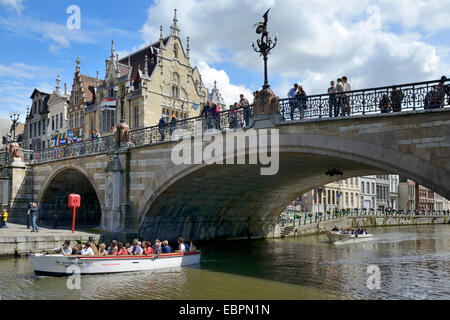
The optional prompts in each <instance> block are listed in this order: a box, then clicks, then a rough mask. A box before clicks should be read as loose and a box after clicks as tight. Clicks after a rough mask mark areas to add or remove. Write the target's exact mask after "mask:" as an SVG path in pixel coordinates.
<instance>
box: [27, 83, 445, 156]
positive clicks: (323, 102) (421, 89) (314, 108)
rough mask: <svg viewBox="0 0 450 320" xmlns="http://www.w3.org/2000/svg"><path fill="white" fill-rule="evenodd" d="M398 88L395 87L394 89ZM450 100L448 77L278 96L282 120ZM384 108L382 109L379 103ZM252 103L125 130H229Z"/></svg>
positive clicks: (156, 136) (99, 146)
mask: <svg viewBox="0 0 450 320" xmlns="http://www.w3.org/2000/svg"><path fill="white" fill-rule="evenodd" d="M396 90H397V91H396ZM449 105H450V80H446V81H443V82H441V81H439V80H436V81H428V82H417V83H411V84H402V85H398V86H389V87H379V88H371V89H362V90H353V91H349V92H345V93H336V94H319V95H312V96H307V97H304V98H294V99H280V111H281V115H282V119H283V121H286V122H288V121H292V120H297V121H299V120H303V119H306V120H308V119H324V118H335V117H347V116H364V115H369V114H380V113H389V112H395V113H399V112H403V111H415V110H427V109H436V108H443V107H448V106H449ZM380 107H382V108H384V107H386V109H385V110H384V109H383V110H382V108H380ZM252 115H253V106H252V105H251V106H249V107H247V108H239V109H234V110H226V111H222V112H220V113H218V114H208V115H204V116H199V117H195V118H190V119H184V120H178V121H177V122H176V124H175V125H171V124H170V123H167V124H165V125H164V126H159V125H156V126H152V127H146V128H142V129H136V130H132V131H131V132H130V141H131V143H132V144H133V145H134V146H144V145H149V144H155V143H163V142H169V141H172V140H173V138H175V139H176V138H177V137H172V133H173V132H174V131H175V130H176V129H184V130H185V131H186V133H188V134H191V135H196V134H202V133H204V132H206V131H207V130H220V131H223V130H233V129H238V128H245V127H248V124H249V122H250V118H251V117H252ZM116 145H117V144H116V141H115V140H114V137H113V136H109V137H103V138H101V139H100V140H85V141H83V142H77V143H73V144H69V145H68V146H65V147H56V148H48V149H44V150H39V151H35V152H34V157H33V161H34V162H35V163H36V162H45V161H52V160H58V159H62V158H70V157H76V156H82V155H86V154H96V153H104V152H110V151H113V150H115V148H116Z"/></svg>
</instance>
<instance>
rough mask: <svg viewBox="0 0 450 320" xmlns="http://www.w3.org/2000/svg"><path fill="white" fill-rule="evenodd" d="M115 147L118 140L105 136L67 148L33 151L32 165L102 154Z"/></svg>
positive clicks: (67, 146)
mask: <svg viewBox="0 0 450 320" xmlns="http://www.w3.org/2000/svg"><path fill="white" fill-rule="evenodd" d="M115 147H116V140H115V139H114V136H112V135H111V136H105V137H100V138H98V139H90V140H85V141H81V142H75V143H70V144H68V145H66V146H59V147H54V148H47V149H41V150H38V151H33V154H32V155H31V163H39V162H46V161H52V160H59V159H65V158H73V157H80V156H83V155H88V154H89V155H90V154H100V153H105V152H110V151H113V150H114V149H115Z"/></svg>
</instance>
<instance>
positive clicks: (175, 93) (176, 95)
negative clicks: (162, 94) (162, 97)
mask: <svg viewBox="0 0 450 320" xmlns="http://www.w3.org/2000/svg"><path fill="white" fill-rule="evenodd" d="M172 97H174V98H179V97H180V91H179V89H178V87H177V86H173V87H172Z"/></svg>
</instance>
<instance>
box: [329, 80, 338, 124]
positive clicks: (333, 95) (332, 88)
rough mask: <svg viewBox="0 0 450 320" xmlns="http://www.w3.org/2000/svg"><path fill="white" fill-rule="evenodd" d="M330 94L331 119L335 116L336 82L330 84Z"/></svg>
mask: <svg viewBox="0 0 450 320" xmlns="http://www.w3.org/2000/svg"><path fill="white" fill-rule="evenodd" d="M328 94H329V95H330V97H329V98H328V108H329V114H330V118H331V117H332V116H333V110H334V108H335V105H336V88H335V86H334V81H331V82H330V87H329V88H328Z"/></svg>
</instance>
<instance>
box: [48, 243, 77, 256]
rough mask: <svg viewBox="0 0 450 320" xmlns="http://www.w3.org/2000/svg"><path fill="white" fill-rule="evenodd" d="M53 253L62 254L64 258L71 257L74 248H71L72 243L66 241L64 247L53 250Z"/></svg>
mask: <svg viewBox="0 0 450 320" xmlns="http://www.w3.org/2000/svg"><path fill="white" fill-rule="evenodd" d="M51 251H55V252H61V254H62V255H64V256H70V255H71V254H72V248H71V247H70V241H69V240H66V241H64V243H63V245H62V246H61V247H60V248H56V249H52V250H51Z"/></svg>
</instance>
